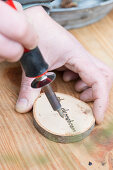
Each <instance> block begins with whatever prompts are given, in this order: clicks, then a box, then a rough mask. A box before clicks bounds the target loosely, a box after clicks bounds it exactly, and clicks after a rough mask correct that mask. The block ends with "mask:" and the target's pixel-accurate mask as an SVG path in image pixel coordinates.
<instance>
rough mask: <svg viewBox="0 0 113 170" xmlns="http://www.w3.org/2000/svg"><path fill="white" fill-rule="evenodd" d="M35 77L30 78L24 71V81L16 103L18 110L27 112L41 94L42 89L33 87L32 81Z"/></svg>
mask: <svg viewBox="0 0 113 170" xmlns="http://www.w3.org/2000/svg"><path fill="white" fill-rule="evenodd" d="M32 81H33V78H28V77H26V76H25V73H24V72H23V73H22V82H21V88H20V93H19V97H18V100H17V103H16V111H17V112H20V113H26V112H28V111H30V110H31V109H32V106H33V103H34V101H35V99H36V98H37V97H38V95H39V94H40V89H33V88H32V87H31V82H32Z"/></svg>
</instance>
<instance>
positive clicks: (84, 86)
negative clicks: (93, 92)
mask: <svg viewBox="0 0 113 170" xmlns="http://www.w3.org/2000/svg"><path fill="white" fill-rule="evenodd" d="M87 88H89V87H88V85H87V84H86V83H84V82H83V81H82V80H78V81H77V82H76V83H75V90H76V91H77V92H82V91H84V90H85V89H87Z"/></svg>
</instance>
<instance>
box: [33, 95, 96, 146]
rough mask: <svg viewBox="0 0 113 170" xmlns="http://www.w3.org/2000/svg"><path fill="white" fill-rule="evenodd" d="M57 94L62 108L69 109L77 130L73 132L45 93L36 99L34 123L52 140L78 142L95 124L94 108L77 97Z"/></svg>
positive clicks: (68, 111) (69, 114)
mask: <svg viewBox="0 0 113 170" xmlns="http://www.w3.org/2000/svg"><path fill="white" fill-rule="evenodd" d="M56 95H57V97H58V98H59V99H60V102H61V105H62V108H64V109H65V110H67V114H68V116H69V118H70V119H71V120H72V123H73V125H74V127H75V130H76V131H75V132H73V130H72V129H71V128H70V127H69V125H68V123H67V121H66V120H65V119H64V118H62V117H61V116H60V115H59V114H58V113H57V112H56V111H53V109H52V107H51V105H50V103H49V101H48V100H47V98H46V96H45V94H42V95H41V96H40V97H39V98H38V99H37V100H36V101H35V104H34V107H33V115H34V125H35V127H36V128H37V130H38V131H39V132H40V133H41V134H42V135H44V136H45V137H47V138H49V139H50V140H53V141H55V142H61V143H71V142H76V141H80V140H82V139H84V138H85V137H87V136H88V135H89V134H90V132H91V131H92V129H93V127H94V125H95V119H94V116H93V113H92V109H91V108H90V107H89V105H87V104H86V103H84V102H82V101H80V100H78V99H76V98H75V97H72V96H69V95H66V94H62V93H56Z"/></svg>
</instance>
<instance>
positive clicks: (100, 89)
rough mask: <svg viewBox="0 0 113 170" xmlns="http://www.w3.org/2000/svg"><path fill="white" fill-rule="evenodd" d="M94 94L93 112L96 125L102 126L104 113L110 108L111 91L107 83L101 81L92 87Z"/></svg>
mask: <svg viewBox="0 0 113 170" xmlns="http://www.w3.org/2000/svg"><path fill="white" fill-rule="evenodd" d="M92 92H93V97H94V99H95V100H94V104H93V112H94V116H95V119H96V123H97V124H100V123H101V122H102V121H103V119H104V113H105V111H106V109H107V106H108V100H109V91H108V89H107V85H106V82H104V80H102V79H101V81H99V82H97V83H95V84H94V85H93V86H92Z"/></svg>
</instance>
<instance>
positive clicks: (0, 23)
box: [0, 1, 37, 62]
mask: <svg viewBox="0 0 113 170" xmlns="http://www.w3.org/2000/svg"><path fill="white" fill-rule="evenodd" d="M15 5H16V7H17V9H19V10H20V11H22V8H21V5H20V4H19V3H15ZM36 45H37V34H36V33H35V31H34V30H33V28H32V26H31V25H30V24H29V23H28V21H27V19H26V17H25V16H24V14H23V13H22V12H17V11H16V10H14V9H13V8H11V7H9V6H8V5H7V4H5V3H4V2H2V1H0V62H2V61H5V60H6V61H9V62H15V61H18V60H19V59H20V58H21V56H22V54H23V52H24V47H25V48H28V49H32V48H34V47H35V46H36Z"/></svg>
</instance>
